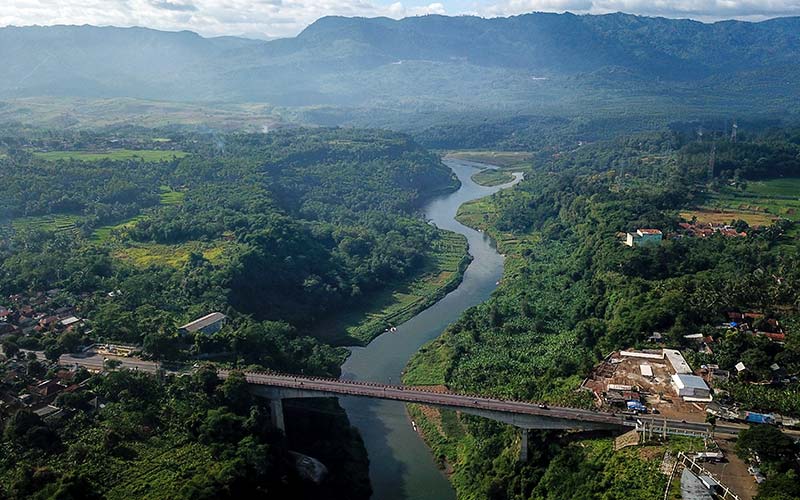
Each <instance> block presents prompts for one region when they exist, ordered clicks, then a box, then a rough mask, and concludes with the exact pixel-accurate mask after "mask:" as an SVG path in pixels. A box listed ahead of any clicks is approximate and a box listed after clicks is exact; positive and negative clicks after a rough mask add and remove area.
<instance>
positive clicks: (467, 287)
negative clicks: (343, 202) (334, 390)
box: [339, 159, 521, 500]
mask: <svg viewBox="0 0 800 500" xmlns="http://www.w3.org/2000/svg"><path fill="white" fill-rule="evenodd" d="M444 163H445V164H446V165H447V166H448V167H450V168H451V169H452V170H453V172H454V173H455V174H456V175H457V176H458V179H459V180H460V181H461V188H460V189H459V190H458V191H456V192H454V193H451V194H448V195H444V196H442V197H440V198H436V199H434V200H432V201H431V202H430V203H428V205H427V206H426V207H425V208H424V213H425V217H426V218H427V219H429V220H431V221H432V222H433V223H434V224H436V225H437V226H438V227H440V228H442V229H447V230H449V231H454V232H457V233H460V234H463V235H464V236H466V238H467V241H468V242H469V253H470V254H471V255H472V257H473V258H474V260H473V261H472V263H471V264H470V266H469V268H467V270H466V273H465V274H464V279H463V281H462V282H461V285H459V287H458V288H457V289H455V290H454V291H452V292H451V293H449V294H448V295H447V296H446V297H444V298H443V299H442V300H440V301H439V302H437V303H436V304H434V305H433V306H431V307H429V308H428V309H426V310H424V311H422V312H421V313H419V314H418V315H416V316H414V317H413V318H411V319H410V320H408V321H407V322H405V323H403V324H402V325H398V326H397V331H395V332H392V333H385V334H383V335H381V336H380V337H378V338H376V339H375V340H373V341H372V342H371V343H370V344H369V345H368V346H366V347H358V348H353V349H352V355H351V356H350V357H349V358H348V359H347V361H346V362H345V364H344V365H343V366H342V377H343V378H349V379H356V380H370V381H374V382H387V383H395V384H396V383H399V381H400V374H401V372H402V371H403V368H405V366H406V364H407V363H408V360H409V359H410V358H411V356H413V355H414V353H415V352H417V351H418V350H419V348H420V347H421V346H422V345H423V344H425V343H427V342H429V341H431V340H433V339H435V338H436V337H438V336H439V335H440V334H441V333H442V332H443V331H444V330H445V328H447V326H448V325H449V324H451V323H453V322H454V321H455V320H457V319H458V318H459V316H461V313H462V312H464V310H466V309H468V308H470V307H472V306H474V305H477V304H479V303H481V302H483V301H485V300H486V299H488V298H489V296H490V295H491V293H492V291H493V290H494V289H495V287H496V283H497V282H498V281H499V280H500V277H501V276H502V274H503V256H501V255H500V254H499V253H497V251H496V250H495V247H494V243H493V242H492V241H491V240H490V239H489V237H488V236H486V235H485V234H483V233H480V232H478V231H475V230H473V229H471V228H468V227H466V226H464V225H463V224H460V223H459V222H458V221H456V220H455V216H456V212H457V211H458V207H460V206H461V205H462V204H464V203H466V202H468V201H470V200H475V199H478V198H483V197H485V196H489V195H491V194H493V193H496V192H497V191H499V190H501V189H504V188H507V187H509V186H511V185H513V184H515V183H516V182H518V181H519V180H520V179H521V175H516V174H515V180H514V182H511V183H509V184H506V185H503V186H496V187H483V186H479V185H478V184H475V183H474V182H473V181H472V179H471V176H472V175H473V174H474V173H475V172H477V171H479V170H481V169H482V168H485V167H487V166H488V165H480V164H476V163H471V162H465V161H459V160H451V159H446V160H445V161H444ZM339 401H340V403H341V405H342V407H344V409H345V410H346V411H347V415H348V416H349V418H350V422H351V423H352V424H353V425H354V426H355V427H357V428H358V430H359V431H360V433H361V436H362V438H363V439H364V445H365V446H366V449H367V453H368V454H369V461H370V465H369V474H370V480H371V481H372V488H373V495H372V498H374V499H376V500H424V499H430V500H448V499H453V498H455V493H454V492H453V488H452V487H451V485H450V483H449V482H448V481H447V479H446V478H445V476H444V475H443V474H442V472H441V471H440V470H439V469H438V468H437V467H436V464H435V463H434V461H433V456H432V455H431V452H430V450H429V449H428V447H427V446H426V445H425V443H424V442H423V441H422V439H421V438H420V436H419V435H418V434H417V433H416V432H415V431H414V429H413V428H412V427H411V423H410V422H409V420H408V417H407V415H406V410H405V405H404V404H403V403H400V402H396V401H378V400H371V399H366V398H353V397H344V398H339Z"/></svg>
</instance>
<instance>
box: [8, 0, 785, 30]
mask: <svg viewBox="0 0 800 500" xmlns="http://www.w3.org/2000/svg"><path fill="white" fill-rule="evenodd" d="M391 2H392V0H0V26H5V25H17V26H26V25H31V24H40V25H51V24H95V25H101V26H108V25H113V26H146V27H149V28H155V29H163V30H170V31H175V30H191V31H196V32H198V33H200V34H201V35H204V36H219V35H243V34H246V35H247V36H250V37H260V38H272V37H280V36H293V35H296V34H297V33H299V32H300V31H302V30H303V29H304V28H305V27H306V26H308V25H309V24H311V23H312V22H314V21H315V20H317V19H319V18H320V17H323V16H327V15H340V16H366V17H375V16H388V17H392V18H396V19H397V18H401V17H406V16H418V15H425V14H450V15H456V14H465V13H471V14H476V15H481V16H486V17H495V16H507V15H515V14H522V13H526V12H532V11H547V12H564V11H571V12H575V13H592V14H602V13H607V12H618V11H622V12H630V13H633V14H641V15H658V16H667V17H691V18H694V19H701V20H716V19H727V18H738V19H756V20H757V19H763V18H767V17H776V16H785V15H800V0H440V1H438V2H433V3H427V2H430V0H427V2H426V0H397V1H394V3H391Z"/></svg>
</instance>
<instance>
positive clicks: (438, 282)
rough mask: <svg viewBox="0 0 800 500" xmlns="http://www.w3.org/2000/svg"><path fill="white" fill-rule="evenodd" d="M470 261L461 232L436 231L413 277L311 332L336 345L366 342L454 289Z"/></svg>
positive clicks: (392, 286)
mask: <svg viewBox="0 0 800 500" xmlns="http://www.w3.org/2000/svg"><path fill="white" fill-rule="evenodd" d="M471 260H472V258H471V257H470V255H469V253H468V251H467V239H466V238H465V237H464V236H463V235H460V234H458V233H454V232H452V231H444V230H439V236H438V238H437V239H436V240H435V241H434V243H433V245H432V247H431V251H430V253H429V255H428V256H427V257H426V259H425V264H424V265H423V266H421V267H420V269H419V270H418V271H417V272H416V273H415V274H414V276H412V277H410V278H409V279H408V280H403V281H398V282H395V283H392V284H390V285H388V286H387V287H386V289H385V290H384V291H382V292H379V293H376V294H373V295H372V296H371V297H370V299H369V300H367V301H365V302H364V303H363V304H362V305H361V307H358V308H354V309H350V310H348V311H347V312H344V313H342V314H338V315H336V316H334V317H331V318H329V319H327V320H323V321H321V322H320V323H319V324H318V325H317V326H316V327H315V329H314V334H315V336H316V337H318V338H324V339H325V340H326V341H327V342H329V343H331V344H333V345H336V346H364V345H367V344H369V343H370V342H371V341H372V340H373V339H375V337H377V336H378V335H381V334H382V333H386V332H390V331H391V329H392V328H395V327H396V326H397V325H399V324H401V323H404V322H405V321H408V320H409V319H411V318H412V317H414V316H416V315H417V314H418V313H420V312H421V311H423V310H425V309H427V308H428V307H430V306H431V305H433V304H435V303H436V302H438V301H439V300H440V299H441V298H442V297H444V296H445V295H447V294H448V293H449V292H451V291H453V290H455V289H456V288H457V287H458V285H459V284H460V283H461V280H462V279H463V277H464V271H465V270H466V269H467V266H469V263H470V262H471Z"/></svg>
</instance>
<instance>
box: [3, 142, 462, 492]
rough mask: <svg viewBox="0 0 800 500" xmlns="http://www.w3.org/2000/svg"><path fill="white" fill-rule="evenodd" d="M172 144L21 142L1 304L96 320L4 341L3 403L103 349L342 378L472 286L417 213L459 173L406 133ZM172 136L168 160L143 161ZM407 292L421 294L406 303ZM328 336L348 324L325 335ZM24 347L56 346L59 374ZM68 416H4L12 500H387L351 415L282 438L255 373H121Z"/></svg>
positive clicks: (6, 231)
mask: <svg viewBox="0 0 800 500" xmlns="http://www.w3.org/2000/svg"><path fill="white" fill-rule="evenodd" d="M154 135H155V134H153V133H152V132H150V133H148V132H146V131H141V130H128V131H125V132H118V133H102V132H97V133H94V132H81V133H76V134H71V133H55V132H48V131H32V130H24V129H20V130H16V129H14V128H9V129H6V130H5V135H4V136H3V137H2V139H0V143H2V145H3V146H2V149H3V151H4V153H5V154H4V156H3V157H2V158H0V163H1V164H2V165H0V180H1V181H2V184H3V186H4V193H5V196H3V198H2V200H0V209H2V213H3V215H4V220H3V221H2V222H3V225H4V228H3V233H2V243H0V292H2V296H3V297H4V299H2V305H5V306H10V307H13V305H12V304H5V300H6V299H5V297H9V296H10V295H12V294H20V295H22V296H29V297H37V296H41V295H39V294H42V293H43V292H45V291H49V292H48V293H49V295H48V297H51V299H50V300H51V301H52V303H53V304H55V305H56V306H64V305H66V306H73V307H74V308H75V311H76V314H79V315H80V316H81V318H84V319H85V323H84V324H83V325H81V326H79V327H78V328H72V329H67V330H66V331H64V330H63V329H56V328H52V327H51V328H47V329H43V330H36V331H28V332H25V333H23V332H21V331H15V332H12V333H10V334H4V336H3V339H2V347H3V351H4V352H5V353H6V355H7V356H9V357H14V358H17V360H11V362H10V363H7V364H4V365H3V371H4V378H3V380H4V381H3V382H2V383H0V384H2V389H3V390H4V391H10V392H9V393H12V394H16V393H18V392H19V391H22V390H24V388H25V387H27V386H28V385H30V384H31V383H33V381H35V380H38V378H39V377H43V376H45V375H46V372H47V371H48V370H51V372H50V375H51V376H55V373H56V372H55V370H54V368H48V366H52V365H51V364H50V362H52V361H55V360H56V359H58V357H59V355H60V354H62V353H66V352H72V351H75V350H77V349H79V348H80V346H82V345H88V344H89V343H92V342H97V341H101V342H122V343H132V344H138V345H142V346H143V349H144V354H145V355H146V356H149V357H151V358H154V359H157V360H164V361H167V362H171V363H174V362H178V363H180V362H194V359H196V358H197V357H213V358H214V359H215V361H217V362H218V363H222V364H223V365H226V366H229V367H233V368H236V367H241V368H245V367H247V368H252V369H271V370H278V371H286V372H295V373H300V372H303V373H306V374H314V375H326V376H338V374H339V369H340V368H339V366H340V365H341V363H342V361H343V360H344V358H345V356H346V350H345V349H343V348H341V347H338V346H340V345H342V344H353V343H360V342H366V341H367V340H369V339H370V338H371V337H373V336H374V335H376V334H377V333H380V332H381V331H383V329H384V328H385V327H386V325H387V322H389V321H397V320H398V318H400V317H402V315H404V314H405V315H408V314H412V313H413V311H414V310H416V309H418V308H420V307H423V306H424V304H425V302H426V301H427V300H430V299H431V297H433V296H435V295H436V294H439V293H442V290H443V289H446V288H447V287H449V286H452V283H453V282H457V281H458V277H459V273H460V272H461V270H462V268H463V264H462V259H464V257H465V244H464V242H463V240H462V239H461V238H458V237H455V236H454V235H452V234H449V233H445V232H443V231H440V230H438V229H436V228H435V227H433V226H431V225H429V224H427V223H425V221H424V220H422V218H421V217H418V216H417V214H416V211H417V209H418V207H419V206H420V205H421V203H423V202H424V201H425V200H426V199H428V198H430V197H431V196H433V195H434V194H436V193H440V192H444V191H448V190H452V189H454V188H455V187H456V186H457V180H456V179H455V178H454V177H452V176H451V173H450V171H449V169H448V168H447V167H445V166H444V165H443V164H442V163H441V162H440V161H439V158H438V157H436V156H435V155H433V154H431V153H429V152H427V151H425V150H424V149H422V148H421V147H419V146H418V145H416V144H415V143H414V142H413V141H411V140H410V139H409V138H408V137H406V136H403V135H399V134H394V133H389V132H375V131H359V130H334V129H317V130H292V131H281V132H275V133H272V134H269V135H265V134H249V135H248V134H234V135H229V136H216V135H214V136H212V135H194V134H188V135H182V134H174V133H168V132H164V133H159V134H157V135H155V137H158V138H160V139H159V140H158V141H153V140H152V137H153V136H154ZM165 135H166V136H167V137H165ZM121 137H123V139H121ZM120 142H123V144H122V145H120ZM154 144H155V145H157V146H158V147H161V148H162V150H153V151H150V152H148V153H147V154H144V153H142V154H138V153H135V151H137V147H149V148H152V147H154V146H153V145H154ZM119 147H124V148H125V149H122V150H118V149H115V148H119ZM51 149H55V150H56V151H58V153H55V154H49V153H47V151H50V150H51ZM65 151H68V152H65ZM83 151H91V154H83ZM67 223H68V226H67ZM404 288H407V289H408V293H407V294H406V295H408V296H412V295H413V294H416V295H414V297H415V299H414V300H411V299H408V300H406V298H405V297H395V296H393V295H392V292H393V291H397V290H398V289H401V290H402V289H404ZM375 296H378V297H382V300H381V301H376V300H375V299H374V297H375ZM54 307H55V306H54ZM381 308H386V309H387V310H388V312H386V313H382V312H381ZM342 310H351V311H352V310H356V311H359V313H358V314H355V315H353V314H350V315H348V316H347V317H344V316H341V313H340V311H342ZM210 311H222V312H224V313H225V314H226V315H228V316H229V318H230V321H229V323H228V325H226V327H225V328H223V329H222V331H220V332H218V333H216V334H214V335H210V336H206V335H202V334H199V335H197V336H192V335H185V336H180V335H178V332H177V325H179V324H182V323H184V322H186V321H188V320H191V319H194V318H196V317H199V316H202V315H204V314H207V313H208V312H210ZM340 316H341V318H340ZM324 322H329V323H333V324H336V325H338V328H337V329H327V330H326V329H319V328H318V325H320V324H321V323H324ZM348 326H352V327H354V328H357V331H358V335H357V336H353V337H351V336H349V334H348V329H347V327H348ZM21 349H32V350H39V349H40V350H43V351H44V353H45V356H46V357H47V359H48V361H39V360H35V359H32V358H30V357H29V356H26V355H25V352H24V351H22V350H21ZM77 376H78V377H79V380H83V379H84V378H86V377H87V376H88V374H79V375H77ZM56 404H58V405H59V407H61V408H64V409H66V410H67V411H68V415H69V416H68V417H66V418H65V419H61V420H55V421H53V420H49V421H46V422H45V421H43V420H42V419H41V418H40V417H38V416H37V415H35V414H33V413H31V412H30V411H28V410H24V409H23V410H20V411H18V412H16V413H14V414H13V415H6V416H5V418H4V421H3V425H4V428H5V432H4V433H3V437H2V439H0V447H2V450H3V452H2V453H0V455H1V456H2V458H0V478H2V481H0V484H1V486H0V496H2V497H4V498H95V497H97V498H100V497H104V498H123V497H124V498H131V497H139V498H237V497H238V498H241V497H247V498H268V497H269V498H276V497H281V498H285V497H289V496H291V497H293V498H319V495H320V494H321V493H322V492H323V491H324V492H327V493H325V494H326V496H327V497H330V498H334V497H336V498H338V497H337V495H343V496H342V498H344V497H347V498H368V497H369V494H370V487H369V480H368V477H367V459H366V454H365V451H364V448H363V445H362V444H361V441H360V438H359V437H358V435H357V434H356V433H355V431H353V430H351V428H350V426H349V423H348V421H347V418H346V416H345V415H344V412H343V411H342V410H341V408H339V406H338V404H337V403H335V402H329V401H321V402H314V403H310V406H309V405H305V407H304V408H294V407H287V410H286V411H287V414H288V415H287V416H288V419H287V421H289V426H288V433H287V435H286V436H283V435H280V434H277V433H275V432H273V431H270V430H269V411H268V409H267V408H266V407H265V406H264V403H262V402H260V401H258V400H256V399H252V398H250V397H249V396H248V394H247V392H246V388H245V384H244V383H243V380H241V379H228V380H227V381H226V382H225V383H224V384H217V383H216V382H214V376H213V372H212V371H211V370H201V371H200V372H198V373H196V374H195V375H194V376H192V377H179V378H173V377H167V378H165V379H157V378H154V377H152V376H149V375H143V374H136V373H131V372H112V373H110V374H109V375H108V376H106V377H93V378H91V379H90V380H89V381H88V385H86V386H84V387H83V388H82V389H81V390H80V391H79V392H77V393H74V394H72V393H70V394H66V395H65V396H64V397H63V398H60V399H59V400H58V402H57V403H56ZM326 436H327V437H326ZM289 449H292V450H296V451H300V452H303V451H307V452H308V453H309V454H311V455H313V456H314V457H316V458H318V459H321V460H322V461H323V462H325V463H328V464H330V465H329V475H328V476H327V478H326V479H325V480H324V481H323V483H321V484H319V485H314V484H313V483H309V482H307V481H302V480H300V479H299V477H298V476H297V474H296V473H295V472H294V470H293V467H294V466H293V463H294V462H293V459H292V458H291V456H290V455H289V454H288V450H289Z"/></svg>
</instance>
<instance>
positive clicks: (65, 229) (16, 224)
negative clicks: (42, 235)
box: [11, 214, 81, 234]
mask: <svg viewBox="0 0 800 500" xmlns="http://www.w3.org/2000/svg"><path fill="white" fill-rule="evenodd" d="M80 218H81V217H80V216H79V215H70V214H52V215H41V216H31V217H20V218H17V219H14V220H13V221H12V223H11V225H12V227H13V228H14V230H15V231H26V230H27V231H30V230H34V231H37V230H38V231H48V232H54V233H73V234H74V233H77V231H78V228H77V227H76V223H77V222H78V221H79V220H80Z"/></svg>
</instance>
